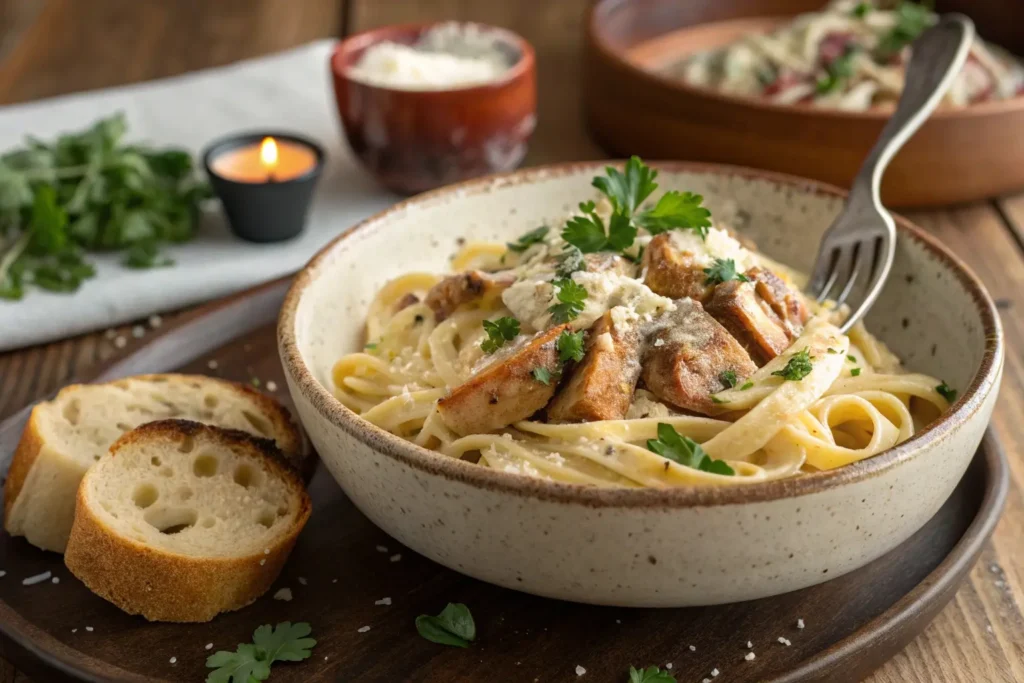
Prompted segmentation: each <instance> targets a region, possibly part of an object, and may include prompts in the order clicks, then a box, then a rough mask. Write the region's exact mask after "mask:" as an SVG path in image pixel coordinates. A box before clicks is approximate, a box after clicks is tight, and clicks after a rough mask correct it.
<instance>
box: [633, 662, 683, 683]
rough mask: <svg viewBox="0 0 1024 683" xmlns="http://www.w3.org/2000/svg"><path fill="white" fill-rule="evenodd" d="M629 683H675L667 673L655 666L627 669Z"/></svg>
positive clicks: (673, 677)
mask: <svg viewBox="0 0 1024 683" xmlns="http://www.w3.org/2000/svg"><path fill="white" fill-rule="evenodd" d="M629 683H676V679H675V676H673V675H672V674H670V673H669V672H668V671H662V670H661V669H659V668H658V667H656V666H649V667H647V668H646V669H645V668H643V667H640V668H639V669H634V668H633V667H629Z"/></svg>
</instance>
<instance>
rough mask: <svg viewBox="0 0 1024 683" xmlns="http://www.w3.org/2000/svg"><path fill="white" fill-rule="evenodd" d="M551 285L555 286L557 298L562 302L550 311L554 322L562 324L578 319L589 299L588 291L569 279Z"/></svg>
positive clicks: (556, 281)
mask: <svg viewBox="0 0 1024 683" xmlns="http://www.w3.org/2000/svg"><path fill="white" fill-rule="evenodd" d="M551 284H553V285H554V286H555V297H556V298H557V299H558V301H559V302H560V303H557V304H555V305H554V306H552V307H551V308H549V309H548V311H550V312H551V318H552V320H554V321H555V322H556V323H558V324H562V323H567V322H569V321H570V320H575V319H576V318H578V317H579V315H580V313H581V312H582V311H583V302H584V301H585V300H586V299H587V289H586V288H585V287H584V286H583V285H581V284H579V283H578V282H576V281H575V280H571V279H569V278H566V279H563V280H555V281H554V282H552V283H551Z"/></svg>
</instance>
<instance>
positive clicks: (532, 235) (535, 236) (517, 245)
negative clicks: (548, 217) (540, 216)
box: [506, 225, 551, 254]
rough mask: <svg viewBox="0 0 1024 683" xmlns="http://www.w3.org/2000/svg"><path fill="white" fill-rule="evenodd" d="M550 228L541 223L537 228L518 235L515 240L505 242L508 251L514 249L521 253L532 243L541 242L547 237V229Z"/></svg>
mask: <svg viewBox="0 0 1024 683" xmlns="http://www.w3.org/2000/svg"><path fill="white" fill-rule="evenodd" d="M550 229H551V228H549V227H548V226H546V225H542V226H540V227H539V228H535V229H534V230H531V231H529V232H527V233H525V234H523V235H520V236H519V239H517V240H516V241H515V242H507V243H506V245H507V246H508V248H509V251H514V252H516V253H519V254H521V253H522V252H524V251H526V250H527V249H529V248H530V247H531V246H533V245H534V244H538V243H540V242H543V241H544V238H545V237H547V234H548V231H549V230H550Z"/></svg>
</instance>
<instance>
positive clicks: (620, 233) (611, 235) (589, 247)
mask: <svg viewBox="0 0 1024 683" xmlns="http://www.w3.org/2000/svg"><path fill="white" fill-rule="evenodd" d="M596 209H597V205H596V204H594V202H580V211H581V212H582V213H583V215H582V216H573V217H572V218H570V219H569V221H568V222H567V223H566V224H565V228H564V229H563V230H562V239H564V240H565V241H566V242H568V243H569V244H571V245H573V246H574V247H576V248H578V249H579V250H580V251H582V252H583V253H584V254H590V253H593V252H595V251H622V250H623V249H626V248H628V247H629V246H630V245H632V244H633V240H634V238H636V226H635V225H633V224H632V223H631V222H630V219H629V216H627V215H625V214H621V213H618V212H617V211H616V212H615V213H613V214H612V216H611V218H610V219H608V229H607V234H605V225H604V221H603V220H601V217H600V216H598V215H597V210H596Z"/></svg>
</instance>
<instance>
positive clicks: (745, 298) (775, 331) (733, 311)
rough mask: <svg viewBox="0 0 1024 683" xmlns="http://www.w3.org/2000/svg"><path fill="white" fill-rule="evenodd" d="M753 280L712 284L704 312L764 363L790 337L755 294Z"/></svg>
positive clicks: (772, 312)
mask: <svg viewBox="0 0 1024 683" xmlns="http://www.w3.org/2000/svg"><path fill="white" fill-rule="evenodd" d="M755 287H756V284H755V283H754V282H740V281H739V280H730V281H729V282H723V283H722V284H720V285H718V286H717V287H715V293H714V295H712V297H711V301H709V302H708V309H707V310H708V313H710V314H711V315H712V316H713V317H714V318H715V320H717V321H718V322H720V323H722V325H723V326H724V327H725V329H727V330H729V333H730V334H732V336H734V337H735V338H736V340H737V341H738V342H739V343H740V344H741V345H742V346H743V348H744V349H746V350H747V353H749V354H750V357H751V358H753V359H754V360H755V361H757V362H758V364H760V365H764V364H765V363H767V362H768V361H770V360H771V359H772V358H775V356H777V355H779V354H780V353H782V352H783V351H785V350H786V348H787V347H788V346H789V343H790V337H789V335H788V334H787V333H786V327H785V325H784V323H783V322H782V320H780V319H779V316H777V315H775V312H774V311H773V310H772V308H771V306H769V305H768V303H767V302H765V301H764V299H762V298H761V297H759V296H758V295H757V292H756V291H755Z"/></svg>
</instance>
